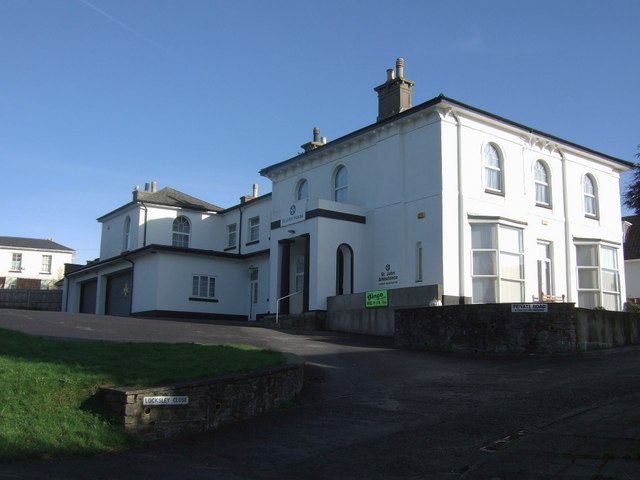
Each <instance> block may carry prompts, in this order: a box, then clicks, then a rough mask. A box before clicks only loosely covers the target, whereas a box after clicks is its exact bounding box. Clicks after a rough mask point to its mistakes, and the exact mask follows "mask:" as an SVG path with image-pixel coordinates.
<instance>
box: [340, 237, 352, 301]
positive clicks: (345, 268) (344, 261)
mask: <svg viewBox="0 0 640 480" xmlns="http://www.w3.org/2000/svg"><path fill="white" fill-rule="evenodd" d="M352 293H353V250H352V249H351V247H350V246H349V245H347V244H346V243H343V244H342V245H340V246H339V247H338V250H337V252H336V295H350V294H352Z"/></svg>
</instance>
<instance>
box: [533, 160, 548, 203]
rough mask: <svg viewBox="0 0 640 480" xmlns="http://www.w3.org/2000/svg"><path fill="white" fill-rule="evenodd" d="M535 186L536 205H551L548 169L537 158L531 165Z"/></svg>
mask: <svg viewBox="0 0 640 480" xmlns="http://www.w3.org/2000/svg"><path fill="white" fill-rule="evenodd" d="M533 174H534V179H535V186H536V205H539V206H542V207H550V206H551V190H550V188H549V180H550V177H549V170H548V169H547V166H546V165H545V164H544V163H543V162H542V161H541V160H538V161H537V162H536V164H535V165H534V167H533Z"/></svg>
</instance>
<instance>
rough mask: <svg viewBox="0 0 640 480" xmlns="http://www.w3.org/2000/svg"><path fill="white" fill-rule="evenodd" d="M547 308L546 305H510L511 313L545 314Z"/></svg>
mask: <svg viewBox="0 0 640 480" xmlns="http://www.w3.org/2000/svg"><path fill="white" fill-rule="evenodd" d="M548 311H549V306H548V305H547V304H546V303H512V304H511V313H530V312H536V313H547V312H548Z"/></svg>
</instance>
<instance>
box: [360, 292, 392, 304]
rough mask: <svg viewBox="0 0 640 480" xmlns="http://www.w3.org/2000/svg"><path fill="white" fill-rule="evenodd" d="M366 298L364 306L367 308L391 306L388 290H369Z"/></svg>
mask: <svg viewBox="0 0 640 480" xmlns="http://www.w3.org/2000/svg"><path fill="white" fill-rule="evenodd" d="M364 298H365V300H364V304H365V306H366V307H367V308H373V307H388V306H389V296H388V292H387V290H369V291H368V292H366V293H365V296H364Z"/></svg>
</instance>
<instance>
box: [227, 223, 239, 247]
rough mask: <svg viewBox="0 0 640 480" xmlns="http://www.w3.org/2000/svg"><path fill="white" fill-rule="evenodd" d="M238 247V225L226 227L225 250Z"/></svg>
mask: <svg viewBox="0 0 640 480" xmlns="http://www.w3.org/2000/svg"><path fill="white" fill-rule="evenodd" d="M237 245H238V224H237V223H235V222H234V223H230V224H229V225H227V248H234V247H236V246H237Z"/></svg>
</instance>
